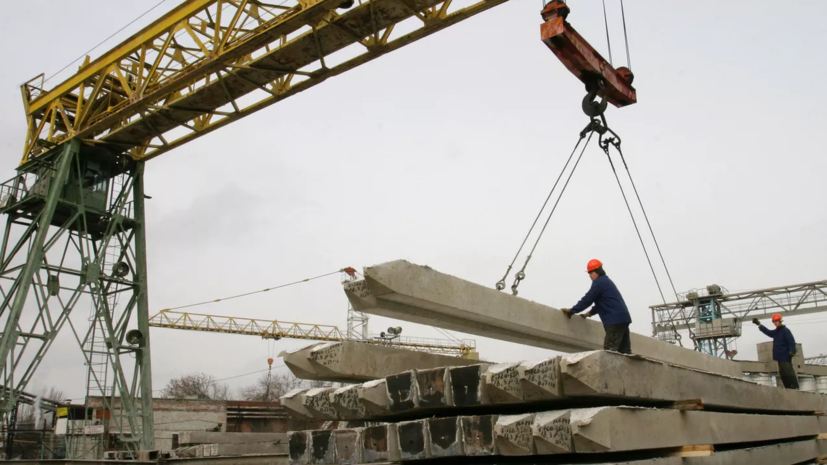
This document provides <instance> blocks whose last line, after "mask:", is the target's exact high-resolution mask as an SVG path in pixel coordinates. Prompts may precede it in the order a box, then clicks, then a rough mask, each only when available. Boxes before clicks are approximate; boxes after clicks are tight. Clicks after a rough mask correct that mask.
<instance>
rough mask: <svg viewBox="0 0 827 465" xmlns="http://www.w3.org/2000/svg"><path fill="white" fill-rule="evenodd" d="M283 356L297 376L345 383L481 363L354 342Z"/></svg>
mask: <svg viewBox="0 0 827 465" xmlns="http://www.w3.org/2000/svg"><path fill="white" fill-rule="evenodd" d="M280 356H281V357H282V359H283V360H284V364H285V365H287V367H288V368H289V369H290V371H292V372H293V374H294V375H296V377H297V378H301V379H311V380H322V381H334V382H344V383H353V382H360V381H369V380H372V379H377V378H383V377H385V376H389V375H393V374H396V373H401V372H403V371H405V370H412V369H428V368H437V367H447V366H467V365H473V364H478V363H480V362H479V361H478V360H467V359H462V358H457V357H450V356H447V355H438V354H431V353H427V352H417V351H413V350H407V349H400V348H396V347H388V346H378V345H372V344H365V343H360V342H355V341H345V342H328V343H318V344H313V345H310V346H307V347H303V348H301V349H296V350H292V351H286V352H282V353H281V354H280Z"/></svg>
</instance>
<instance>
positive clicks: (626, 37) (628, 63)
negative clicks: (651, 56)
mask: <svg viewBox="0 0 827 465" xmlns="http://www.w3.org/2000/svg"><path fill="white" fill-rule="evenodd" d="M620 16H622V17H623V41H624V42H626V67H628V68H629V71H631V70H632V57H631V55H630V54H629V35H628V34H626V9H625V8H623V0H620ZM619 150H620V147H618V151H619Z"/></svg>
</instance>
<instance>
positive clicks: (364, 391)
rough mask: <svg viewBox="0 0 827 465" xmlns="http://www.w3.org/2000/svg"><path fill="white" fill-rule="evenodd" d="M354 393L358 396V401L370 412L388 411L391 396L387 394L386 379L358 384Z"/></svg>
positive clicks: (381, 413) (375, 413)
mask: <svg viewBox="0 0 827 465" xmlns="http://www.w3.org/2000/svg"><path fill="white" fill-rule="evenodd" d="M356 393H357V395H358V396H359V403H360V404H362V405H363V406H364V407H365V410H367V411H368V412H369V413H370V414H373V415H385V414H387V413H389V412H390V408H391V398H390V396H389V395H388V383H387V381H386V380H384V379H377V380H374V381H368V382H366V383H362V384H358V385H357V387H356Z"/></svg>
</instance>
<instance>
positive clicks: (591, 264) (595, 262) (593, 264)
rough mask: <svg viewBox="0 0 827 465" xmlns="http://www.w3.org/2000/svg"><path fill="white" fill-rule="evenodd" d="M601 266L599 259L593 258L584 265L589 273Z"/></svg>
mask: <svg viewBox="0 0 827 465" xmlns="http://www.w3.org/2000/svg"><path fill="white" fill-rule="evenodd" d="M601 266H603V263H602V262H601V261H600V260H598V259H596V258H593V259H591V260H589V264H588V265H586V272H587V273H591V272H592V271H594V270H596V269H598V268H600V267H601Z"/></svg>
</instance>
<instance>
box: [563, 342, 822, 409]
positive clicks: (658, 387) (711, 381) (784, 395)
mask: <svg viewBox="0 0 827 465" xmlns="http://www.w3.org/2000/svg"><path fill="white" fill-rule="evenodd" d="M560 372H561V374H560V377H561V379H562V386H563V389H562V390H563V392H564V393H565V395H566V396H613V397H624V398H643V399H652V400H664V401H677V400H689V399H702V400H703V402H704V404H705V405H709V406H717V407H727V408H740V409H745V410H774V411H823V410H827V395H824V394H816V393H810V392H801V391H795V390H784V389H775V388H773V387H769V386H762V385H759V384H756V383H753V382H749V381H745V380H742V379H739V378H732V377H728V376H721V375H716V374H712V373H706V372H701V371H697V370H691V369H687V368H683V367H676V366H671V365H668V364H666V363H663V362H659V361H654V360H650V359H646V358H643V357H639V356H628V355H622V354H618V353H614V352H606V351H596V352H582V353H578V354H569V355H565V356H563V357H562V359H561V361H560Z"/></svg>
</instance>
